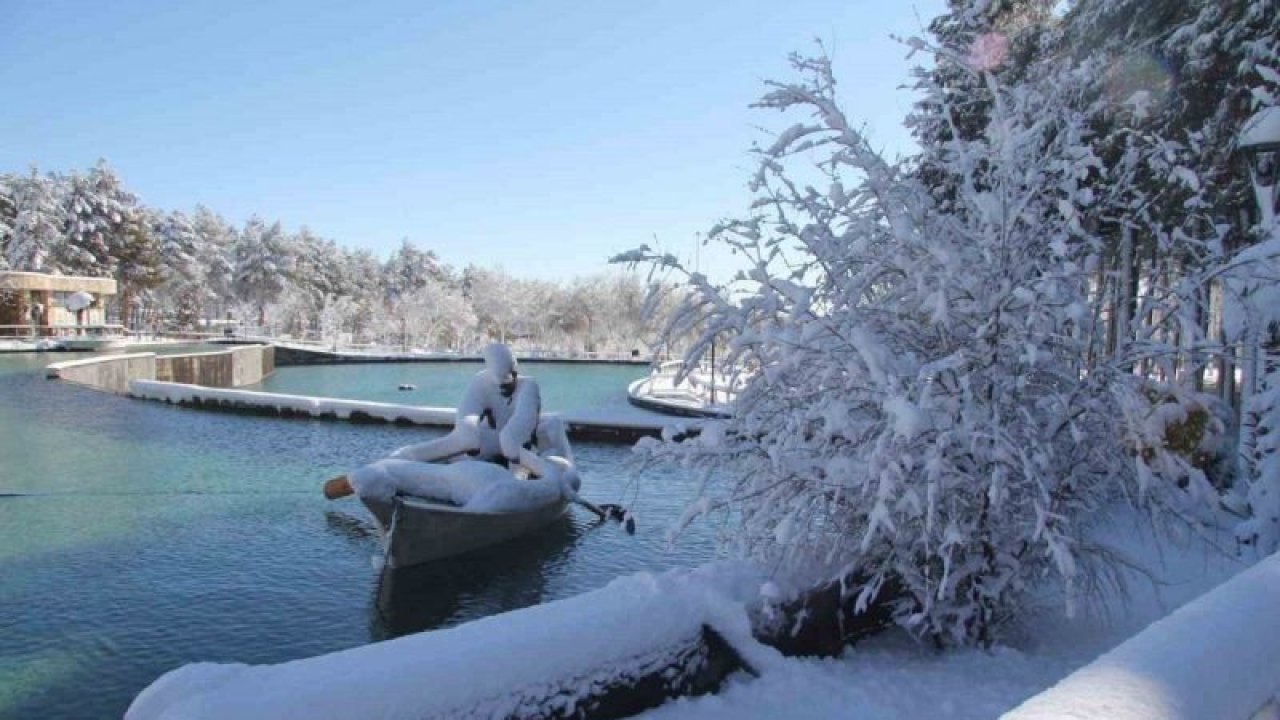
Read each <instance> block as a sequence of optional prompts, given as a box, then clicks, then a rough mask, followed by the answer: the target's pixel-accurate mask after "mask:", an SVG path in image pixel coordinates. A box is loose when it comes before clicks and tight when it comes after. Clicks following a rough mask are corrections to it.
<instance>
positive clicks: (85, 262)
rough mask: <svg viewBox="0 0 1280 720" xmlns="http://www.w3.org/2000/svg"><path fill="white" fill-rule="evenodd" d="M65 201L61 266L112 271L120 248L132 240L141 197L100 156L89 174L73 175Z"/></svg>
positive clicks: (82, 270)
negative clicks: (127, 188) (129, 190)
mask: <svg viewBox="0 0 1280 720" xmlns="http://www.w3.org/2000/svg"><path fill="white" fill-rule="evenodd" d="M62 201H63V206H64V215H63V219H64V225H63V229H62V236H63V242H62V243H61V244H60V245H59V246H58V248H57V252H56V253H55V260H56V263H57V265H58V267H60V268H61V269H62V270H64V271H65V272H69V273H73V274H77V275H91V276H106V275H110V274H111V273H112V272H114V270H115V260H116V257H115V255H116V252H117V251H118V250H120V249H122V248H123V247H124V246H126V245H129V244H131V243H132V240H130V237H131V233H132V232H133V230H134V229H135V226H134V224H135V223H136V222H137V221H138V220H137V214H138V208H137V198H136V197H134V195H133V194H132V193H130V192H128V191H127V190H125V189H124V186H123V185H122V183H121V182H120V178H118V177H117V176H116V174H115V172H114V171H113V170H112V169H111V168H110V167H108V166H107V164H106V162H105V161H101V160H100V161H99V162H98V164H97V165H95V166H93V167H92V168H90V169H89V172H88V173H87V174H85V175H80V174H79V173H73V174H72V175H71V178H70V180H69V183H68V187H67V192H66V195H65V197H63V199H62Z"/></svg>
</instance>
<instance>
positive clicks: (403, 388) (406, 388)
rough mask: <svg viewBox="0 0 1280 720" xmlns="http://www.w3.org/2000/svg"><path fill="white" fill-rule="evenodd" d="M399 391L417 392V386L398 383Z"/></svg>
mask: <svg viewBox="0 0 1280 720" xmlns="http://www.w3.org/2000/svg"><path fill="white" fill-rule="evenodd" d="M400 389H401V390H417V389H418V386H417V385H414V384H413V383H400Z"/></svg>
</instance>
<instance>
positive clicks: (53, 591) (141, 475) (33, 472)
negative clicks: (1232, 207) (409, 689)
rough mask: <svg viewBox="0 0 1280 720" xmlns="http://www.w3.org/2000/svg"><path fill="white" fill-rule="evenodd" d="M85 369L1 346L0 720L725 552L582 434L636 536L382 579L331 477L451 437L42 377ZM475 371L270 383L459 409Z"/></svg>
mask: <svg viewBox="0 0 1280 720" xmlns="http://www.w3.org/2000/svg"><path fill="white" fill-rule="evenodd" d="M67 357H68V356H66V355H34V354H24V355H0V718H6V719H7V718H98V717H104V718H106V717H113V718H118V717H120V716H121V714H122V713H123V712H124V709H125V708H126V707H127V706H128V704H129V702H130V701H131V700H132V698H133V697H134V696H135V695H136V694H137V692H138V691H139V690H141V689H142V688H143V687H145V686H146V685H147V684H149V683H150V682H151V681H152V680H154V679H155V678H156V677H157V676H159V675H160V674H161V673H163V672H165V671H167V670H170V669H173V668H174V667H177V666H178V665H181V664H183V663H186V662H192V661H197V660H211V661H224V662H229V661H235V662H249V663H271V662H281V661H284V660H289V659H293V658H299V657H306V656H310V655H314V654H317V653H323V652H330V651H334V650H339V649H342V648H347V647H351V646H355V645H360V644H364V643H368V642H371V641H377V640H381V639H385V638H389V637H394V636H396V635H400V634H404V633H408V632H416V631H419V630H422V629H427V628H435V627H442V626H448V625H452V624H456V623H459V622H464V621H466V620H469V619H473V618H476V617H481V616H484V615H488V614H492V613H496V612H501V611H505V610H510V609H514V608H518V607H523V606H527V605H530V604H533V603H537V602H542V601H545V600H551V599H556V598H561V597H566V596H569V595H573V594H577V593H580V592H583V591H586V590H590V589H592V588H595V587H599V586H601V585H603V584H605V583H607V582H608V581H609V580H611V579H612V578H614V577H616V576H618V575H620V574H624V573H628V572H634V571H638V570H650V569H652V570H656V569H663V568H667V567H672V566H686V565H692V564H695V563H697V562H701V561H703V560H705V559H706V558H708V557H709V556H710V555H711V547H712V541H711V538H710V531H709V530H704V531H701V533H695V534H693V535H691V536H688V537H686V539H685V540H684V541H682V542H681V544H680V545H679V546H677V547H676V548H674V549H670V548H668V545H667V542H666V536H665V533H666V529H667V526H668V524H669V523H670V521H671V520H673V519H674V518H675V517H676V515H677V514H678V512H679V510H680V509H681V508H682V507H683V504H684V503H685V502H687V500H688V499H689V497H690V496H691V493H692V488H693V482H692V481H691V480H690V479H689V478H686V477H683V476H681V475H680V474H679V473H672V472H669V471H668V472H664V473H661V474H651V475H644V474H642V473H641V471H640V470H639V469H637V468H634V467H631V466H630V465H628V463H627V460H628V458H629V454H630V453H629V450H628V448H626V447H621V446H614V445H605V444H589V443H576V444H575V451H576V452H577V454H578V459H579V464H580V465H581V467H582V470H583V475H584V488H583V494H584V495H585V496H587V497H590V498H592V499H595V500H596V501H599V502H622V503H624V504H627V505H629V506H630V507H631V508H632V509H633V511H634V512H635V513H636V514H637V516H638V518H639V523H638V529H637V533H636V535H634V536H629V535H626V534H625V533H623V532H622V531H621V530H620V529H619V528H618V527H617V526H616V525H605V526H597V525H596V524H595V523H594V522H593V519H592V518H591V517H590V516H589V515H586V514H585V513H581V512H579V511H574V514H573V515H572V516H571V517H569V518H568V519H566V521H565V522H563V523H561V524H559V525H557V526H553V527H552V528H550V529H548V531H547V532H544V533H541V534H539V535H537V536H536V537H531V538H526V539H524V540H522V541H520V542H517V543H514V544H512V545H509V546H500V547H497V548H493V549H491V550H489V551H483V552H481V553H477V554H474V555H472V556H469V557H467V556H464V557H463V558H457V559H454V560H449V561H443V562H440V563H434V564H430V565H426V566H422V567H420V568H415V569H411V570H410V571H403V572H401V573H399V574H397V575H395V576H394V577H391V578H390V580H389V581H387V582H380V581H379V575H378V573H377V572H376V571H375V570H374V569H373V564H372V562H371V560H372V558H373V557H374V556H375V555H376V554H377V553H378V544H377V540H376V537H375V535H374V530H373V526H372V524H371V522H370V521H369V519H368V517H367V515H366V513H365V512H364V510H363V508H362V507H361V506H360V505H359V504H358V503H357V502H355V501H354V500H352V499H347V500H343V501H338V502H329V501H326V500H324V499H323V497H322V496H321V495H320V492H319V485H320V483H321V482H322V481H323V480H324V479H326V478H328V477H331V476H332V475H335V474H337V473H339V472H342V471H344V470H346V469H349V468H351V467H353V466H355V465H358V464H360V463H363V462H366V461H369V460H372V459H375V458H377V457H380V456H381V455H383V454H385V453H386V452H387V451H389V450H390V449H393V448H395V447H399V446H401V445H404V444H407V443H410V442H416V441H419V440H421V439H424V438H427V437H431V436H433V435H435V434H437V433H436V432H435V431H428V430H424V429H421V428H405V427H396V426H366V425H349V424H346V423H331V422H322V421H313V420H284V419H274V418H259V417H251V416H239V415H231V414H221V413H213V412H206V411H198V410H189V409H185V408H178V407H173V406H168V405H164V404H161V403H150V402H142V401H136V400H129V399H126V398H120V397H116V396H112V395H107V394H103V393H98V392H94V391H91V390H86V389H83V388H79V387H76V386H73V385H69V384H65V383H60V382H56V381H50V380H46V379H45V378H44V375H43V372H42V370H43V367H44V365H46V364H47V363H50V362H56V361H59V360H65V359H67ZM476 369H477V366H476V365H462V364H457V365H453V364H450V365H432V364H418V365H368V366H350V367H339V368H288V369H282V370H281V371H280V372H278V374H277V375H276V376H275V377H273V378H271V379H270V380H269V381H268V382H267V383H265V385H266V386H267V387H269V388H270V389H273V390H277V391H281V392H301V393H305V394H324V395H331V396H339V397H358V398H366V399H373V400H385V401H392V402H414V403H420V404H439V405H451V404H452V402H453V399H454V398H456V396H457V394H458V393H460V392H461V388H462V383H464V382H465V379H466V377H468V376H469V375H470V374H471V373H473V372H474V371H475V370H476ZM523 370H524V371H525V372H526V373H528V374H533V375H535V376H537V377H538V378H539V380H540V381H541V383H542V387H543V396H544V401H545V403H546V405H547V406H548V409H553V410H555V409H561V410H571V409H579V408H585V407H592V406H600V405H608V404H610V403H613V402H619V401H621V402H625V399H624V397H625V396H624V393H623V388H625V386H626V383H627V382H628V381H629V380H630V379H633V378H634V377H637V376H638V375H639V374H642V373H643V371H644V369H643V368H637V367H626V366H621V367H582V366H564V365H534V364H528V365H526V366H525V367H524V368H523ZM401 382H413V383H415V384H417V385H418V388H419V389H418V390H417V391H415V392H410V393H402V392H399V391H397V390H395V388H396V386H397V385H398V384H399V383H401ZM380 594H381V596H382V597H383V599H384V602H382V603H379V602H377V598H378V597H379V595H380ZM380 605H381V606H382V608H383V609H381V610H380V609H379V606H380Z"/></svg>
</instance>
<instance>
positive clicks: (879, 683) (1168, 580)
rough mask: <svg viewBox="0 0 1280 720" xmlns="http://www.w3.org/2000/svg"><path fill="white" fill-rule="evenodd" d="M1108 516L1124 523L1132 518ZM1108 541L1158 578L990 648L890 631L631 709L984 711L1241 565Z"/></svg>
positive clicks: (1192, 551) (864, 719)
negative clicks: (707, 690) (700, 692)
mask: <svg viewBox="0 0 1280 720" xmlns="http://www.w3.org/2000/svg"><path fill="white" fill-rule="evenodd" d="M1116 525H1117V526H1119V527H1125V526H1127V528H1128V530H1129V531H1130V532H1132V528H1133V524H1132V522H1129V523H1126V522H1117V523H1116ZM1114 541H1115V542H1117V543H1118V544H1121V545H1122V547H1123V548H1124V549H1125V550H1126V551H1127V552H1129V553H1130V554H1131V556H1133V557H1135V558H1137V559H1139V560H1141V561H1143V562H1145V563H1148V564H1149V567H1151V568H1152V569H1153V570H1154V572H1155V574H1156V576H1157V577H1158V579H1159V581H1160V582H1161V583H1163V584H1161V585H1160V586H1159V587H1154V586H1153V585H1152V584H1151V583H1150V582H1148V581H1147V580H1145V579H1143V578H1140V577H1136V576H1131V578H1130V587H1129V593H1130V606H1129V608H1128V609H1127V610H1117V611H1113V612H1112V613H1110V614H1109V615H1107V616H1102V617H1100V616H1098V615H1096V614H1095V615H1092V616H1089V617H1081V618H1078V619H1076V620H1069V619H1067V618H1066V617H1064V616H1063V614H1062V612H1061V611H1060V610H1059V611H1055V610H1053V609H1049V608H1046V609H1044V610H1041V611H1038V612H1035V613H1033V615H1032V617H1031V619H1030V620H1029V621H1028V623H1027V625H1026V627H1025V628H1024V632H1023V633H1021V635H1022V638H1021V639H1019V640H1016V641H1014V642H1011V643H1010V644H1009V646H1006V647H998V648H995V649H993V650H992V651H990V652H985V651H981V650H964V651H958V652H949V653H937V652H934V651H932V650H931V649H929V648H928V647H926V646H924V645H921V644H919V643H916V642H914V641H913V640H912V639H910V638H909V637H908V636H907V635H906V634H904V633H902V632H899V631H891V632H888V633H885V634H884V635H881V636H879V637H876V638H873V639H871V640H870V641H867V642H864V643H863V644H861V645H859V646H858V647H856V648H853V649H851V650H849V651H847V652H846V653H845V654H844V656H842V657H840V658H838V659H832V660H816V659H791V660H787V661H786V662H784V663H781V664H779V665H777V666H774V667H771V668H769V669H768V670H767V671H766V672H764V673H762V676H761V677H760V678H759V679H752V678H749V677H744V676H737V677H734V678H733V679H731V680H730V682H729V684H728V685H727V687H726V688H725V689H724V690H722V691H721V692H720V693H719V694H717V695H714V696H706V697H699V698H685V699H680V700H677V701H674V702H671V703H668V704H667V705H664V706H663V707H660V708H658V709H656V710H652V711H650V712H648V713H644V714H642V715H640V716H638V717H641V718H644V719H645V720H718V719H720V718H723V719H724V720H730V719H732V720H751V719H754V718H759V719H760V720H766V719H770V718H780V717H785V718H788V720H818V719H823V720H825V719H829V718H846V719H849V720H914V719H916V718H959V719H973V720H979V719H984V720H989V719H991V718H997V717H999V716H1000V715H1001V714H1003V713H1005V712H1008V711H1009V710H1012V709H1013V708H1014V707H1016V706H1018V705H1019V704H1021V703H1022V702H1023V701H1025V700H1026V699H1027V698H1029V697H1031V696H1033V695H1035V694H1037V693H1040V692H1042V691H1044V690H1045V689H1047V688H1049V687H1050V686H1052V685H1054V684H1055V683H1057V682H1058V681H1059V680H1061V679H1063V678H1064V677H1065V676H1066V675H1068V674H1070V673H1071V672H1073V671H1075V670H1076V669H1077V668H1079V667H1081V666H1083V665H1085V664H1087V663H1089V662H1090V661H1092V660H1093V659H1094V658H1096V657H1097V656H1098V655H1100V654H1102V653H1104V652H1106V651H1107V650H1110V649H1111V648H1113V647H1115V646H1116V645H1118V644H1120V643H1122V642H1124V641H1125V640H1126V639H1128V638H1129V637H1130V636H1131V635H1133V634H1134V633H1136V632H1138V631H1140V630H1142V629H1144V628H1145V627H1146V626H1147V625H1149V624H1150V623H1151V622H1154V621H1155V620H1158V619H1160V618H1161V617H1164V616H1165V615H1167V614H1168V613H1170V612H1172V611H1173V610H1175V609H1177V608H1178V607H1179V606H1181V605H1183V604H1185V603H1186V602H1188V601H1190V600H1192V599H1194V598H1196V597H1198V596H1199V595H1201V594H1203V593H1204V592H1206V591H1208V590H1210V589H1212V588H1213V587H1214V586H1215V585H1217V584H1219V583H1221V582H1222V581H1224V580H1226V579H1228V578H1229V577H1231V576H1233V575H1234V574H1235V573H1236V572H1238V571H1239V570H1241V569H1242V565H1241V563H1240V562H1238V561H1236V560H1234V559H1231V558H1227V557H1223V556H1220V555H1216V554H1214V552H1213V551H1211V550H1209V549H1207V548H1205V547H1204V545H1203V544H1202V543H1199V542H1198V541H1190V542H1188V543H1186V544H1185V545H1183V546H1181V547H1165V548H1163V549H1162V548H1161V547H1159V546H1158V545H1157V544H1156V543H1155V542H1154V541H1152V540H1151V538H1150V537H1149V536H1146V535H1141V536H1133V537H1128V538H1123V539H1114ZM1162 558H1163V559H1162ZM1112 599H1115V598H1112ZM1242 720H1243V719H1242Z"/></svg>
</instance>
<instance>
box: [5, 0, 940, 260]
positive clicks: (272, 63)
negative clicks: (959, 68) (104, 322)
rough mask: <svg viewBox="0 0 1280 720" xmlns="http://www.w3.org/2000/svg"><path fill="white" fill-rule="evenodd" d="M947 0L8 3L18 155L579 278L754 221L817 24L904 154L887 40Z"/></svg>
mask: <svg viewBox="0 0 1280 720" xmlns="http://www.w3.org/2000/svg"><path fill="white" fill-rule="evenodd" d="M943 4H944V3H943V0H917V1H916V2H898V1H897V0H880V1H879V2H872V1H870V0H852V1H850V0H846V1H844V2H841V1H838V0H788V1H787V2H777V1H776V0H775V1H774V2H766V1H756V0H740V1H737V0H736V1H734V2H718V1H713V0H705V1H704V2H689V1H688V0H684V1H674V0H648V1H644V2H640V1H633V2H627V3H623V2H602V1H596V2H590V1H588V0H579V2H560V1H556V0H531V1H529V2H521V3H498V2H484V1H479V0H477V1H475V2H463V1H457V2H454V1H434V2H433V1H430V0H421V1H419V2H367V3H352V2H349V1H348V2H320V1H317V0H310V1H306V2H303V1H298V2H294V1H276V2H271V1H264V2H244V3H241V2H230V1H224V2H189V3H188V2H171V1H164V2H124V1H121V2H101V1H96V2H60V1H58V0H50V1H48V2H45V1H41V0H0V89H2V90H3V97H4V98H5V103H4V105H5V107H4V110H3V112H0V171H4V172H16V171H24V170H25V169H26V168H27V167H28V166H30V165H31V164H32V163H35V164H37V165H38V166H39V167H40V168H41V169H42V170H59V171H70V170H73V169H82V168H86V167H88V166H90V165H92V164H93V163H94V162H95V161H96V160H97V159H98V158H99V157H102V158H106V160H107V161H108V162H109V163H110V164H111V165H112V166H113V167H114V168H115V169H116V171H117V172H118V173H119V174H120V175H121V176H122V177H123V179H124V180H125V182H126V184H127V186H128V187H129V188H130V189H131V190H133V191H134V192H135V193H137V194H138V195H139V196H140V197H141V199H142V200H143V202H145V203H146V204H148V205H150V206H153V207H157V208H162V209H166V210H172V209H183V210H189V209H191V208H193V207H194V206H195V205H196V204H197V203H203V204H204V205H207V206H208V207H210V208H212V209H213V210H215V211H217V212H219V213H220V214H222V215H223V216H224V217H226V218H227V219H228V220H230V221H232V222H234V223H237V224H240V223H242V222H243V221H244V220H245V219H246V218H248V217H249V216H250V215H251V214H253V213H257V214H259V215H261V216H262V217H264V218H266V219H268V220H275V219H278V220H280V221H281V222H282V223H283V224H284V225H285V227H286V228H289V229H291V230H296V229H297V228H299V227H300V226H302V225H306V226H308V227H310V228H311V229H312V230H313V231H314V232H316V233H318V234H320V235H322V236H324V237H329V238H332V239H334V240H336V241H338V242H339V243H340V244H342V245H346V246H349V247H366V248H369V249H371V250H373V251H374V252H375V253H377V254H378V255H379V256H382V257H385V256H386V254H387V253H388V252H389V251H390V250H391V249H392V248H393V247H394V246H395V245H396V244H398V242H399V240H400V238H403V237H407V238H409V239H410V240H412V241H413V242H414V243H415V244H417V245H418V246H420V247H423V248H426V249H431V250H434V251H436V253H437V254H439V255H440V256H441V258H442V259H444V260H445V261H446V262H448V263H450V264H452V265H454V266H455V267H459V268H461V267H463V266H465V265H466V264H468V263H475V264H478V265H482V266H487V267H491V266H497V265H502V266H503V267H505V268H506V269H507V270H508V271H510V272H512V273H513V274H516V275H521V276H529V277H544V278H549V279H567V278H570V277H573V276H577V275H586V274H590V273H595V272H599V271H603V270H606V269H607V266H606V265H605V260H606V259H607V257H608V256H609V255H611V254H614V253H617V252H620V251H622V250H626V249H630V248H632V247H635V246H636V245H638V244H640V243H649V244H651V245H653V244H655V240H656V244H657V245H658V246H660V247H662V248H663V249H665V250H667V251H670V252H675V253H676V254H678V255H681V256H691V255H692V253H693V246H694V243H695V237H696V234H697V233H699V232H702V231H705V230H706V229H707V228H709V227H710V226H711V225H712V224H713V223H714V222H715V221H716V220H717V219H718V218H721V217H724V216H726V215H729V214H737V213H741V212H742V211H743V210H744V209H745V208H746V207H747V204H748V202H749V196H748V194H747V191H746V189H745V184H746V180H747V177H748V174H749V172H750V169H751V165H752V163H751V159H750V157H749V156H748V153H747V150H748V148H749V147H750V145H751V143H752V141H753V140H758V139H761V138H762V137H763V136H762V135H761V131H760V129H759V128H761V127H772V128H774V129H778V128H780V127H781V125H782V123H783V121H782V120H781V119H780V118H777V117H775V116H773V115H771V114H769V113H766V112H764V111H760V110H751V109H749V108H748V105H749V104H750V103H751V102H752V101H753V100H755V99H756V98H757V97H758V96H759V95H760V93H761V91H762V84H761V83H762V81H763V80H764V79H766V78H787V77H790V76H789V74H788V68H787V63H786V57H787V54H788V53H789V52H791V51H793V50H806V49H808V48H811V47H813V44H812V41H813V39H814V38H815V37H820V38H822V39H823V41H824V42H825V43H826V44H827V46H828V47H829V48H830V49H831V51H832V54H833V56H834V59H835V62H836V66H837V71H838V74H839V80H840V83H841V93H842V95H843V97H844V100H845V105H846V110H847V111H848V112H849V114H850V116H851V117H854V118H859V119H861V120H864V121H865V122H866V123H867V127H868V128H869V130H870V132H871V135H872V137H873V138H874V139H875V140H876V142H877V143H878V144H879V145H881V146H883V147H884V148H885V149H887V150H888V151H889V152H890V154H895V153H898V152H907V151H909V150H910V148H911V145H910V140H909V138H908V136H907V134H906V132H905V131H904V130H903V129H902V128H901V119H902V117H903V115H904V114H905V112H906V111H907V109H908V108H909V106H910V102H911V97H912V96H911V94H910V93H909V92H908V91H906V90H901V89H898V88H899V86H901V85H903V84H904V83H906V82H907V80H908V76H907V72H908V68H909V66H910V64H911V62H914V61H908V60H906V59H905V54H906V52H905V50H904V49H903V48H902V47H901V46H900V45H898V44H897V43H895V42H894V41H893V40H892V39H890V37H889V36H890V35H891V34H897V35H910V34H920V33H922V32H923V30H922V25H923V24H925V23H927V21H928V19H929V18H930V17H932V16H934V15H936V14H937V13H938V12H940V11H941V9H942V7H943ZM699 260H700V262H701V263H702V265H703V268H702V269H703V270H713V269H714V268H713V267H708V266H709V265H712V266H714V265H716V264H717V263H719V262H720V261H719V260H718V259H717V257H716V256H715V255H714V254H713V253H707V252H706V251H702V252H701V254H700V256H699Z"/></svg>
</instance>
